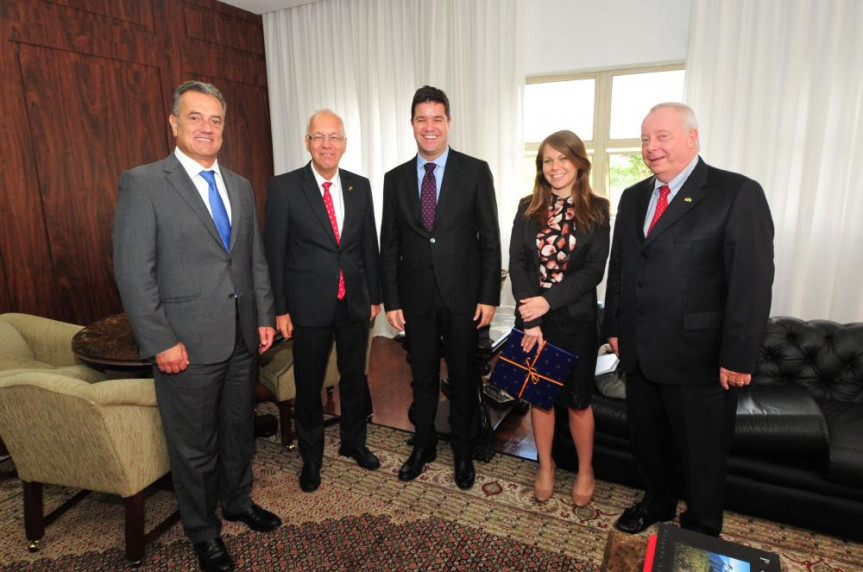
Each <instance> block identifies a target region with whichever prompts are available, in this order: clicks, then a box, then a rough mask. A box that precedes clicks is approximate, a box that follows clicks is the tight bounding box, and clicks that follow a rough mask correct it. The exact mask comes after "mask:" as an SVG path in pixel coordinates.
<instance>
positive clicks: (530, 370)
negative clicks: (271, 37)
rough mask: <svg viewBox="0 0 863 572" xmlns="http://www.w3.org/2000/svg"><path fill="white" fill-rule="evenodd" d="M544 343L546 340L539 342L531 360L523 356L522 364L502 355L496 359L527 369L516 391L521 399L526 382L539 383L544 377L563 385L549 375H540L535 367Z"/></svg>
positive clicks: (548, 380) (546, 379) (550, 381)
mask: <svg viewBox="0 0 863 572" xmlns="http://www.w3.org/2000/svg"><path fill="white" fill-rule="evenodd" d="M545 344H546V342H545V340H543V342H542V344H540V346H539V348H537V350H536V356H534V358H533V360H531V359H530V357H527V358H525V360H524V365H522V364H520V363H518V362H517V361H513V360H511V359H509V358H508V357H506V356H504V355H501V356H499V357H498V359H502V360H503V361H505V362H506V363H510V364H512V365H514V366H516V367H519V368H521V369H523V370H525V371H527V375H526V376H525V377H524V383H522V384H521V389H520V390H519V392H518V396H517V397H518V398H519V399H521V395H522V394H523V393H524V390H525V388H526V387H527V383H528V382H530V383H532V384H534V385H536V384H537V383H539V380H540V379H544V380H545V381H547V382H549V383H553V384H555V385H560V386H562V385H563V384H562V383H561V382H559V381H557V380H556V379H552V378H550V377H546V376H544V375H542V374H541V373H539V371H537V369H536V367H535V366H536V362H537V360H538V359H539V356H540V355H541V354H542V350H544V349H545Z"/></svg>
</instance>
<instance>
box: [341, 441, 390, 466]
mask: <svg viewBox="0 0 863 572" xmlns="http://www.w3.org/2000/svg"><path fill="white" fill-rule="evenodd" d="M339 455H341V456H342V457H351V458H352V459H353V460H355V461H356V462H357V465H359V466H361V467H362V468H364V469H368V470H370V471H374V470H375V469H377V468H379V467H380V466H381V462H380V460H379V459H378V458H377V457H375V454H374V453H372V452H371V451H369V448H368V447H365V446H363V447H360V448H359V449H351V448H350V447H345V446H344V445H341V446H339Z"/></svg>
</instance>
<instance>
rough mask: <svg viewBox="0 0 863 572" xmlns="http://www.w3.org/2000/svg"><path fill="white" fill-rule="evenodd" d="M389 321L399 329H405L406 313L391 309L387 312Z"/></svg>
mask: <svg viewBox="0 0 863 572" xmlns="http://www.w3.org/2000/svg"><path fill="white" fill-rule="evenodd" d="M387 322H389V323H390V326H392V327H394V328H395V329H397V330H398V331H400V332H403V331H405V323H406V322H405V314H404V312H402V311H401V310H390V311H389V312H387Z"/></svg>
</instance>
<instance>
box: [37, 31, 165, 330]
mask: <svg viewBox="0 0 863 572" xmlns="http://www.w3.org/2000/svg"><path fill="white" fill-rule="evenodd" d="M21 66H22V69H23V72H24V73H23V75H24V88H25V92H26V98H27V108H28V117H29V122H30V132H31V136H32V138H33V145H34V150H35V157H36V164H37V170H38V178H39V182H40V190H41V194H42V201H43V204H44V212H45V220H46V222H47V231H48V232H47V234H48V240H49V241H50V244H51V246H52V252H53V261H54V271H55V276H54V279H55V287H56V288H57V289H58V294H59V295H60V298H61V300H62V301H63V302H64V303H65V304H68V305H69V306H70V311H69V312H68V315H69V316H70V317H71V318H73V319H74V321H76V322H78V323H87V322H89V321H92V320H93V319H94V318H96V317H102V316H106V315H109V314H112V313H116V312H119V311H121V308H122V307H121V305H120V301H119V298H118V295H117V292H116V287H115V283H114V274H113V265H112V251H111V232H112V226H113V218H114V207H115V205H116V195H117V178H118V176H119V173H121V172H122V171H124V170H126V169H129V168H132V167H134V166H136V165H140V164H143V163H150V162H153V161H156V160H158V159H161V158H163V157H164V156H165V155H166V149H167V146H168V144H167V141H166V139H165V135H164V127H163V124H162V122H161V120H160V118H162V117H163V103H162V91H163V86H162V84H161V80H160V77H159V70H158V69H157V68H155V67H151V66H144V65H140V64H129V63H127V62H120V61H117V60H112V59H107V58H99V57H94V56H88V55H81V54H76V53H72V52H67V51H60V50H54V49H49V48H37V47H31V46H24V47H23V48H22V50H21Z"/></svg>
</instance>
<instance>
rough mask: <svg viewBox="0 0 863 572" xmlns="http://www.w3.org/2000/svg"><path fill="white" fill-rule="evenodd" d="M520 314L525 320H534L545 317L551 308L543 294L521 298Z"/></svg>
mask: <svg viewBox="0 0 863 572" xmlns="http://www.w3.org/2000/svg"><path fill="white" fill-rule="evenodd" d="M518 302H519V306H518V314H519V315H520V316H521V319H522V320H524V321H525V322H532V321H534V320H536V319H538V318H541V317H543V316H544V315H545V314H547V313H548V311H549V310H550V309H551V306H549V305H548V301H547V300H546V299H545V298H543V297H542V296H534V297H532V298H525V299H524V300H519V301H518Z"/></svg>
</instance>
